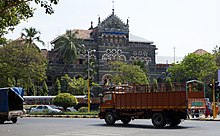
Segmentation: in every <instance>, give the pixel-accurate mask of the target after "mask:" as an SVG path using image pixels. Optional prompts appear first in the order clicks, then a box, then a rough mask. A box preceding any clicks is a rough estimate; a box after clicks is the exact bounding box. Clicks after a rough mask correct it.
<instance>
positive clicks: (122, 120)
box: [121, 117, 131, 124]
mask: <svg viewBox="0 0 220 136" xmlns="http://www.w3.org/2000/svg"><path fill="white" fill-rule="evenodd" d="M130 121H131V118H130V117H126V118H122V119H121V122H122V123H123V124H128V123H129V122H130Z"/></svg>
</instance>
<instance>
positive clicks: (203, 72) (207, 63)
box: [168, 53, 217, 82]
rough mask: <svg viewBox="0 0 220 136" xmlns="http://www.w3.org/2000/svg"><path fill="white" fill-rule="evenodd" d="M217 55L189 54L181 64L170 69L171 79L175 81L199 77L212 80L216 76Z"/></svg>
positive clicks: (207, 80) (202, 79)
mask: <svg viewBox="0 0 220 136" xmlns="http://www.w3.org/2000/svg"><path fill="white" fill-rule="evenodd" d="M216 70H217V66H216V62H215V57H214V56H213V55H211V54H209V53H207V54H204V55H198V54H189V55H188V56H186V57H185V58H184V59H183V61H182V62H180V63H179V64H174V65H173V66H172V67H170V68H169V69H168V72H169V73H171V79H172V81H175V82H184V81H187V80H189V79H198V80H200V81H203V82H210V81H211V79H212V78H214V77H215V76H216Z"/></svg>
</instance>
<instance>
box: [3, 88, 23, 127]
mask: <svg viewBox="0 0 220 136" xmlns="http://www.w3.org/2000/svg"><path fill="white" fill-rule="evenodd" d="M23 95H24V90H23V88H21V87H7V88H0V124H3V123H4V122H5V121H12V122H13V123H16V122H17V118H18V117H22V115H23V101H24V99H23Z"/></svg>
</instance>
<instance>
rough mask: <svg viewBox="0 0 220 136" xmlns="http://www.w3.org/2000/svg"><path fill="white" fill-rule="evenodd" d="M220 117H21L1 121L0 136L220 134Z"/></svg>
mask: <svg viewBox="0 0 220 136" xmlns="http://www.w3.org/2000/svg"><path fill="white" fill-rule="evenodd" d="M219 135H220V121H192V120H186V121H185V122H184V123H182V124H180V126H177V127H174V128H171V127H169V126H167V127H164V128H160V129H158V128H155V127H154V126H153V125H152V123H151V120H134V121H132V122H130V124H128V125H123V124H122V123H121V122H120V121H118V122H116V124H115V125H114V126H107V125H106V124H105V122H104V120H100V119H97V118H30V117H26V118H19V119H18V122H17V123H16V124H13V123H11V122H5V124H0V136H219Z"/></svg>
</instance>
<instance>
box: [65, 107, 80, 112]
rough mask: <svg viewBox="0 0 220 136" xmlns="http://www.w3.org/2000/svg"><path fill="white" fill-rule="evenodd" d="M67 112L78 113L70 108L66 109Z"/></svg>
mask: <svg viewBox="0 0 220 136" xmlns="http://www.w3.org/2000/svg"><path fill="white" fill-rule="evenodd" d="M66 111H68V112H76V111H77V110H76V109H74V107H68V108H67V109H66Z"/></svg>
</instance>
